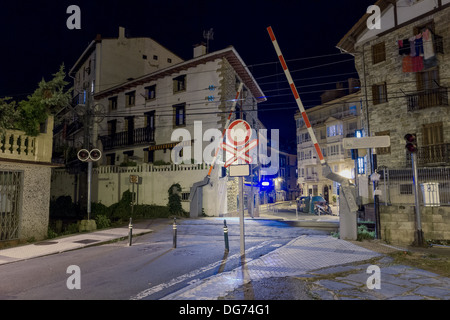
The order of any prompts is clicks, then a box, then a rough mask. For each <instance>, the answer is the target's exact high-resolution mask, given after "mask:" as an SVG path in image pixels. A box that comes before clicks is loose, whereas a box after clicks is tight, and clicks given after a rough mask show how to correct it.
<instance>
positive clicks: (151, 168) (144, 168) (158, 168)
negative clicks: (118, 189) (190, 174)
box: [93, 163, 209, 174]
mask: <svg viewBox="0 0 450 320" xmlns="http://www.w3.org/2000/svg"><path fill="white" fill-rule="evenodd" d="M208 169H209V166H208V165H207V164H205V163H200V164H169V165H153V164H147V163H144V164H140V165H136V166H129V167H120V166H100V167H97V168H93V173H94V174H102V173H118V172H129V173H139V172H163V171H198V170H208Z"/></svg>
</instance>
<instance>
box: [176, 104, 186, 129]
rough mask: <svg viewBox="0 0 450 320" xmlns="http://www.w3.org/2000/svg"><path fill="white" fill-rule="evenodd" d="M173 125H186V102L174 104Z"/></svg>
mask: <svg viewBox="0 0 450 320" xmlns="http://www.w3.org/2000/svg"><path fill="white" fill-rule="evenodd" d="M173 125H174V126H176V127H178V126H184V125H186V104H184V103H183V104H177V105H174V106H173Z"/></svg>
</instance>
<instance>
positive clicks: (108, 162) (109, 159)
mask: <svg viewBox="0 0 450 320" xmlns="http://www.w3.org/2000/svg"><path fill="white" fill-rule="evenodd" d="M115 162H116V154H115V153H110V154H107V155H106V165H107V166H113V165H114V164H115Z"/></svg>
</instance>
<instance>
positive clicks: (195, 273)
mask: <svg viewBox="0 0 450 320" xmlns="http://www.w3.org/2000/svg"><path fill="white" fill-rule="evenodd" d="M273 241H274V240H267V241H264V242H262V243H261V244H259V245H257V246H254V247H251V248H249V249H248V250H246V253H247V254H248V253H250V252H252V251H255V250H258V249H261V248H263V247H265V246H267V245H268V244H269V243H271V242H273ZM240 256H241V254H240V253H236V254H234V255H232V256H230V257H229V258H228V260H231V259H235V258H240ZM222 263H223V261H222V260H220V261H216V262H214V263H211V264H209V265H207V266H205V267H203V268H200V269H198V270H195V271H192V272H189V273H186V274H183V275H181V276H179V277H176V278H175V279H172V280H170V281H169V282H165V283H161V284H159V285H157V286H154V287H151V288H148V289H146V290H144V291H141V292H139V293H138V294H137V295H135V296H132V297H131V298H130V300H142V299H145V298H146V297H148V296H151V295H152V294H155V293H157V292H159V291H162V290H164V289H167V288H169V287H171V286H174V285H176V284H178V283H181V282H183V281H186V280H188V279H190V278H193V277H197V276H198V275H200V274H202V273H203V272H206V271H209V270H211V269H215V268H217V267H218V266H220V265H221V264H222Z"/></svg>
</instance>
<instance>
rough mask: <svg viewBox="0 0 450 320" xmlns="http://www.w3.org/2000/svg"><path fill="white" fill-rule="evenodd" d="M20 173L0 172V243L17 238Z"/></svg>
mask: <svg viewBox="0 0 450 320" xmlns="http://www.w3.org/2000/svg"><path fill="white" fill-rule="evenodd" d="M21 190H22V172H20V171H0V241H2V240H12V239H17V238H18V237H19V214H20V211H19V210H20V195H21Z"/></svg>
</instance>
